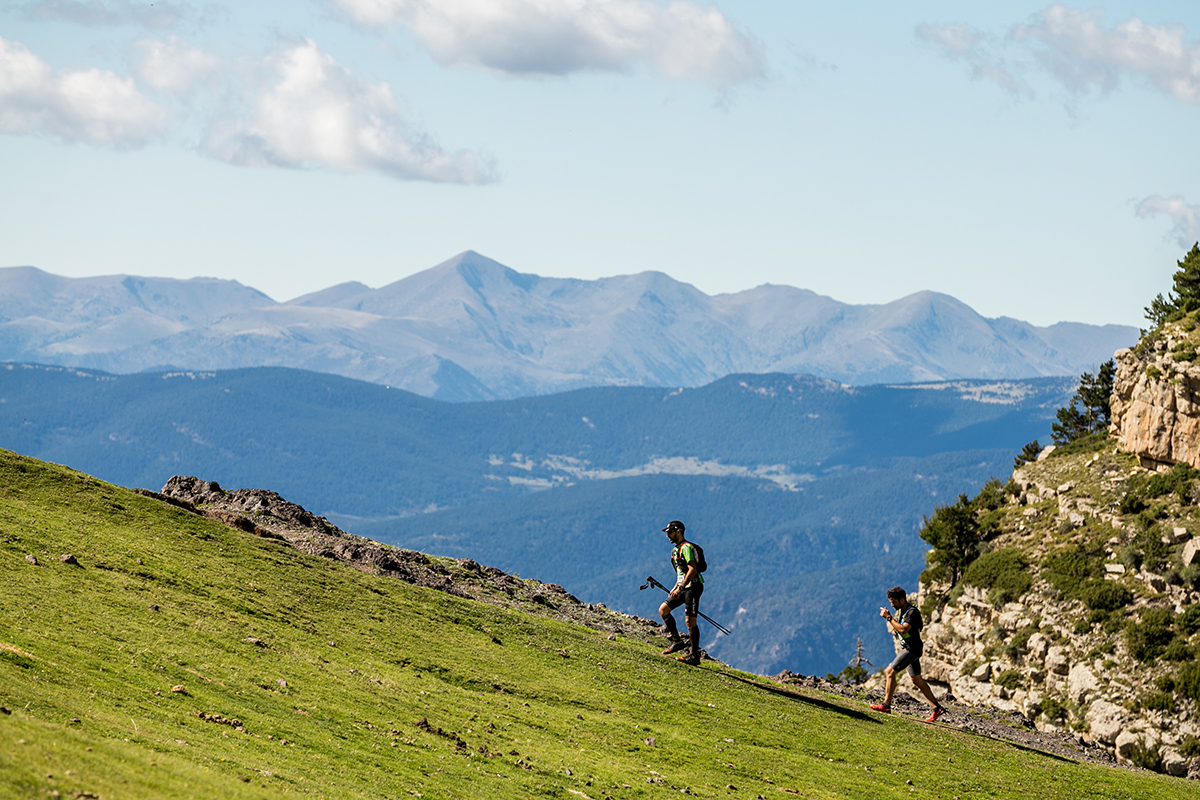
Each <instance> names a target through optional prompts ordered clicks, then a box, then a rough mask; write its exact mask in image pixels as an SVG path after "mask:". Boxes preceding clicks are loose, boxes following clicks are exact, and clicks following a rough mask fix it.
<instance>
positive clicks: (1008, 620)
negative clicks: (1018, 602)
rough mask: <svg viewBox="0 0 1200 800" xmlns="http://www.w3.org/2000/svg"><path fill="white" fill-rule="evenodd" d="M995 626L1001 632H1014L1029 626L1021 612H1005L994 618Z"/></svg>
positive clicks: (1027, 619) (1026, 618) (1027, 620)
mask: <svg viewBox="0 0 1200 800" xmlns="http://www.w3.org/2000/svg"><path fill="white" fill-rule="evenodd" d="M996 624H997V625H999V626H1000V630H1003V631H1015V630H1017V629H1018V628H1023V627H1024V626H1026V625H1028V624H1029V618H1028V617H1026V616H1025V614H1024V612H1021V611H1005V612H1004V613H1002V614H1000V616H998V617H996Z"/></svg>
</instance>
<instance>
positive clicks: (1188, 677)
mask: <svg viewBox="0 0 1200 800" xmlns="http://www.w3.org/2000/svg"><path fill="white" fill-rule="evenodd" d="M1175 691H1177V692H1179V693H1180V694H1181V695H1183V696H1184V697H1187V698H1190V699H1192V700H1194V701H1196V702H1197V703H1200V664H1198V663H1196V662H1194V661H1193V662H1192V663H1190V664H1184V665H1183V666H1182V667H1180V668H1179V672H1178V673H1176V675H1175Z"/></svg>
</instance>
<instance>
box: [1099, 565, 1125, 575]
mask: <svg viewBox="0 0 1200 800" xmlns="http://www.w3.org/2000/svg"><path fill="white" fill-rule="evenodd" d="M1104 571H1105V572H1107V573H1108V574H1109V575H1124V574H1125V565H1124V564H1105V565H1104Z"/></svg>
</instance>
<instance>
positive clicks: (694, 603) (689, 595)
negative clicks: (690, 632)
mask: <svg viewBox="0 0 1200 800" xmlns="http://www.w3.org/2000/svg"><path fill="white" fill-rule="evenodd" d="M702 594H704V584H703V583H699V582H697V583H694V584H693V585H691V586H689V587H688V588H686V589H684V590H682V591H681V592H680V593H679V594H677V595H675V596H674V597H668V598H667V608H669V609H671V610H672V611H674V610H675V609H677V608H679V607H680V606H683V613H684V614H687V615H688V616H689V617H694V616H696V614H698V613H699V612H700V595H702Z"/></svg>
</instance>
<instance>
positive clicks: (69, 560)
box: [58, 553, 79, 566]
mask: <svg viewBox="0 0 1200 800" xmlns="http://www.w3.org/2000/svg"><path fill="white" fill-rule="evenodd" d="M58 560H59V561H61V562H62V563H64V564H74V565H75V566H79V562H78V561H77V560H75V556H73V555H71V554H70V553H65V554H63V555H61V556H59V557H58Z"/></svg>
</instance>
